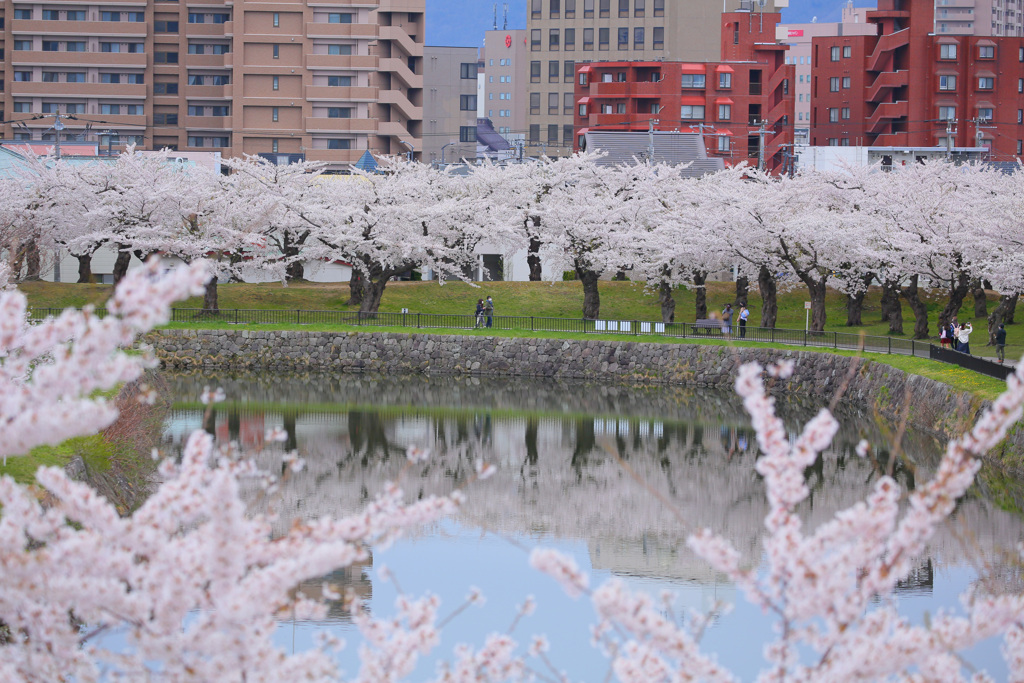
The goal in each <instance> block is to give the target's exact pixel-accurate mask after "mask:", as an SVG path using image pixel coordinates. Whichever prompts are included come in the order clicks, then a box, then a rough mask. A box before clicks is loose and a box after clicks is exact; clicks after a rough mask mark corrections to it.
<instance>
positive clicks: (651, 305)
mask: <svg viewBox="0 0 1024 683" xmlns="http://www.w3.org/2000/svg"><path fill="white" fill-rule="evenodd" d="M21 289H22V290H23V291H24V292H26V294H27V295H28V297H29V303H30V305H32V306H38V307H66V306H82V305H85V304H88V303H93V304H102V303H103V302H104V301H106V299H107V298H108V297H109V296H110V292H111V287H110V286H109V285H78V284H65V283H62V284H54V283H45V282H35V283H27V284H25V285H22V286H21ZM219 290H220V307H221V309H222V310H224V311H226V310H228V309H233V308H240V309H292V310H294V309H299V308H300V309H305V310H355V309H353V308H350V307H346V306H345V305H344V304H345V301H346V300H347V299H348V285H347V284H346V283H330V284H320V283H302V284H292V285H289V286H288V287H282V286H281V285H280V284H277V283H272V284H258V285H250V284H224V285H221V286H220V287H219ZM600 291H601V315H602V317H607V318H610V319H625V320H659V319H660V318H661V312H660V308H659V305H658V301H657V298H656V297H655V296H654V295H653V294H650V293H648V292H646V291H644V288H643V286H642V285H640V284H637V283H631V282H602V283H601V284H600ZM488 294H490V295H491V296H493V297H494V300H495V313H496V314H497V315H515V316H537V317H551V318H579V317H580V310H581V307H582V301H583V294H582V288H581V285H580V283H579V282H555V283H547V282H543V283H536V282H486V283H481V286H480V287H473V286H470V285H468V284H465V283H462V282H450V283H448V284H445V285H443V286H441V285H438V284H437V283H436V282H394V283H390V284H389V285H388V287H387V290H386V292H385V294H384V298H383V300H382V303H381V311H385V312H389V311H390V312H397V311H400V310H401V309H403V308H407V309H409V310H410V311H412V312H414V313H417V312H418V313H440V314H463V315H471V314H472V313H473V310H474V305H475V303H476V300H477V299H479V298H482V297H484V296H486V295H488ZM734 296H735V289H734V285H733V283H731V282H721V283H710V284H709V285H708V306H709V309H710V310H712V311H717V310H721V308H722V306H723V305H724V304H725V303H726V302H727V301H732V300H733V298H734ZM805 300H806V294H805V292H804V291H803V290H802V289H801V288H796V289H794V290H792V291H790V292H783V293H780V295H779V315H778V322H777V327H780V328H789V329H802V328H803V326H804V315H805V313H804V301H805ZM926 300H927V303H928V308H929V316H930V319H931V323H932V332H933V334H937V332H936V326H937V320H938V313H939V311H940V310H941V309H942V307H943V306H944V305H945V299H944V297H942V295H941V293H937V294H931V295H929V296H928V297H927V299H926ZM748 301H749V305H750V308H751V325H757V324H758V322H759V320H760V306H761V300H760V296H759V295H758V293H757V290H756V288H755V289H752V290H751V292H750V295H749V297H748ZM676 302H677V304H676V320H678V321H688V320H693V319H694V294H693V292H691V291H687V290H682V289H681V290H679V291H677V293H676ZM995 304H996V297H995V296H994V295H990V297H989V302H988V307H989V309H990V310H991V309H992V308H993V307H994V306H995ZM201 305H202V303H201V300H199V299H190V300H188V301H184V302H182V303H181V304H179V306H180V307H182V308H199V307H201ZM826 306H827V311H828V323H827V325H826V328H825V329H826V330H827V331H835V332H852V333H858V332H862V333H863V334H866V335H872V336H885V335H886V333H887V332H888V325H887V324H885V323H882V322H880V321H879V317H880V316H879V310H880V306H879V292H878V291H877V290H873V291H872V292H870V293H869V295H868V296H867V298H866V300H865V302H864V313H863V320H864V322H865V323H866V324H865V325H863V326H861V327H846V325H845V323H846V299H845V297H844V296H843V295H842V294H840V293H838V292H835V291H831V292H829V294H828V298H827V301H826ZM1022 317H1024V313H1022ZM959 318H960V320H961V321H964V320H972V321H973V323H974V327H975V330H976V331H975V333H974V335H973V337H972V343H971V349H972V351H973V352H974V353H975V354H976V355H982V356H994V355H995V350H994V348H992V347H986V346H985V345H984V344H985V342H986V340H987V332H986V330H987V323H986V321H985V319H984V318H977V319H975V318H974V309H973V301H972V300H970V299H968V300H967V301H966V302H965V306H964V307H963V308H962V309H961V311H960V315H959ZM172 326H173V327H203V328H211V327H212V328H216V327H230V328H233V329H234V328H235V326H234V325H229V324H227V323H219V322H215V321H210V320H200V321H196V322H195V323H175V324H173V325H172ZM913 326H914V321H913V316H912V314H911V312H910V311H909V309H908V308H907V307H904V329H905V331H906V332H907V335H905V337H904V338H909V333H910V332H911V331H912V330H913ZM259 327H260V329H299V327H298V326H295V325H260V326H259ZM301 329H314V330H319V329H340V328H339V327H337V326H323V325H315V326H313V325H310V326H305V325H304V326H301ZM345 329H348V328H345ZM351 329H356V328H351ZM358 329H361V330H364V331H370V330H375V329H377V328H372V327H368V326H362V327H360V328H358ZM380 329H388V330H390V331H395V328H380ZM1018 329H1020V331H1021V333H1024V327H1018V326H1017V325H1012V326H1010V327H1009V329H1008V331H1009V335H1008V340H1007V341H1009V342H1010V344H1009V345H1008V346H1007V349H1006V351H1007V353H1006V355H1007V357H1008V358H1011V359H1016V358H1019V357H1020V356H1021V354H1024V334H1020V333H1017V330H1018ZM431 331H432V332H443V330H431ZM453 332H456V333H458V334H493V335H501V336H505V335H508V336H513V335H514V336H536V337H557V338H566V339H587V338H590V339H592V338H593V337H592V336H588V335H584V334H569V333H552V332H543V333H541V332H538V333H532V334H531V333H526V332H500V331H484V330H480V331H474V330H453ZM602 337H603V338H604V335H602ZM608 338H622V339H628V340H635V337H632V336H629V335H608ZM644 338H645V340H648V341H658V342H670V343H688V344H689V343H707V344H724V343H732V344H733V345H735V346H763V345H761V344H756V343H749V342H748V343H742V342H736V341H733V342H724V341H719V340H708V341H704V340H700V341H697V340H691V339H685V340H680V339H675V338H670V337H664V338H659V337H655V336H646V335H645V337H644ZM841 353H843V352H841ZM850 355H853V354H850ZM870 357H871V358H872V359H873V360H875V361H877V362H883V363H886V364H888V365H891V366H893V367H896V368H899V369H901V370H905V371H907V372H913V373H915V374H919V375H924V376H926V377H931V378H932V379H936V380H938V381H941V382H944V383H946V384H950V385H953V386H956V387H958V388H961V389H964V390H966V391H971V392H974V393H976V394H978V395H979V396H982V397H984V398H989V399H991V398H994V397H995V396H997V395H998V394H999V393H1000V391H1001V387H1002V386H1003V383H1002V382H999V381H997V380H993V379H990V378H986V377H982V376H980V375H978V374H976V373H973V372H970V371H967V370H963V369H962V368H959V367H955V366H950V365H946V364H943V363H937V362H933V361H929V360H926V359H921V358H909V357H904V356H895V355H894V356H881V355H871V356H870Z"/></svg>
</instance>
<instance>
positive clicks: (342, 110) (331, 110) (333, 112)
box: [275, 95, 476, 121]
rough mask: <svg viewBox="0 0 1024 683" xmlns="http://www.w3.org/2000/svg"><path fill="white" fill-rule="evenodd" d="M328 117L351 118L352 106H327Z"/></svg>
mask: <svg viewBox="0 0 1024 683" xmlns="http://www.w3.org/2000/svg"><path fill="white" fill-rule="evenodd" d="M474 97H475V95H474ZM473 109H474V110H475V109H476V107H473ZM327 118H329V119H350V118H352V107H327ZM275 121H276V119H275Z"/></svg>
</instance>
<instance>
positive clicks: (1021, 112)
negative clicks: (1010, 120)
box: [1017, 109, 1024, 125]
mask: <svg viewBox="0 0 1024 683" xmlns="http://www.w3.org/2000/svg"><path fill="white" fill-rule="evenodd" d="M1022 123H1024V109H1018V110H1017V125H1020V124H1022Z"/></svg>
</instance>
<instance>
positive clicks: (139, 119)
mask: <svg viewBox="0 0 1024 683" xmlns="http://www.w3.org/2000/svg"><path fill="white" fill-rule="evenodd" d="M83 116H85V114H83ZM99 116H101V117H102V118H103V123H104V125H108V124H109V126H110V127H111V128H117V129H119V130H120V132H122V133H124V132H126V129H128V128H145V127H146V117H145V116H128V115H127V114H100V115H99Z"/></svg>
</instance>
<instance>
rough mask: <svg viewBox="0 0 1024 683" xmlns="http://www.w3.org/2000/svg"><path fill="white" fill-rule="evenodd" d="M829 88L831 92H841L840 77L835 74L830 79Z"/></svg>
mask: <svg viewBox="0 0 1024 683" xmlns="http://www.w3.org/2000/svg"><path fill="white" fill-rule="evenodd" d="M828 90H829V92H839V77H838V76H833V77H831V78H830V79H828Z"/></svg>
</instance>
